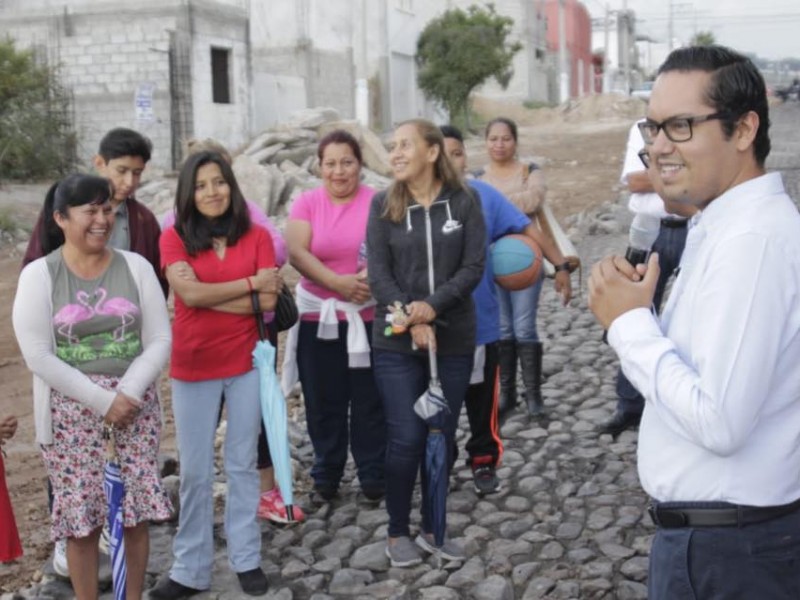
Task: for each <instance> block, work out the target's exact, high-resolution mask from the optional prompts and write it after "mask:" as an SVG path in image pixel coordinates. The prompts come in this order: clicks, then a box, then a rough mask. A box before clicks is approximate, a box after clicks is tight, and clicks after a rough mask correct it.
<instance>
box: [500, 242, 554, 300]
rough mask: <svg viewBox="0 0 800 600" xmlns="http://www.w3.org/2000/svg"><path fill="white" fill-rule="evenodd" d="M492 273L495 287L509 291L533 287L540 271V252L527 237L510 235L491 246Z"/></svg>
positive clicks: (535, 244) (534, 243) (536, 245)
mask: <svg viewBox="0 0 800 600" xmlns="http://www.w3.org/2000/svg"><path fill="white" fill-rule="evenodd" d="M491 254H492V271H493V272H494V280H495V283H497V285H499V286H500V287H502V288H503V289H506V290H509V291H512V292H513V291H516V290H522V289H525V288H526V287H530V286H531V285H533V284H534V283H535V282H536V280H537V279H538V278H539V273H540V272H541V270H542V250H541V248H539V246H538V244H537V243H536V242H534V241H533V240H532V239H531V238H529V237H528V236H527V235H521V234H516V233H513V234H510V235H506V236H503V237H501V238H500V239H499V240H497V241H496V242H495V243H494V245H493V246H492V252H491Z"/></svg>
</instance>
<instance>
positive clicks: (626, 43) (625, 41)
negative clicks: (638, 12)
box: [621, 0, 631, 94]
mask: <svg viewBox="0 0 800 600" xmlns="http://www.w3.org/2000/svg"><path fill="white" fill-rule="evenodd" d="M621 16H622V18H623V21H622V24H623V29H622V30H623V36H622V61H623V62H622V68H623V72H624V73H625V93H626V94H630V93H631V43H630V32H631V15H630V13H629V12H628V0H623V2H622V15H621Z"/></svg>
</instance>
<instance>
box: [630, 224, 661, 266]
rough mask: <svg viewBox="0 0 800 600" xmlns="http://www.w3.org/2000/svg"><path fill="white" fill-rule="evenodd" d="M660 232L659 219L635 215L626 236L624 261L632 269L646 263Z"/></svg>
mask: <svg viewBox="0 0 800 600" xmlns="http://www.w3.org/2000/svg"><path fill="white" fill-rule="evenodd" d="M660 230H661V219H659V218H658V217H654V216H652V215H644V214H641V213H636V215H635V216H634V217H633V222H632V223H631V229H630V232H629V234H628V249H627V250H626V251H625V260H627V261H628V262H629V263H631V264H632V265H633V266H634V267H635V266H636V265H640V264H643V263H646V262H647V259H648V258H650V250H651V249H652V248H653V244H655V243H656V238H658V232H659V231H660Z"/></svg>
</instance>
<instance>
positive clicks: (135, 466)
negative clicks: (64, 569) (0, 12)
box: [13, 175, 171, 599]
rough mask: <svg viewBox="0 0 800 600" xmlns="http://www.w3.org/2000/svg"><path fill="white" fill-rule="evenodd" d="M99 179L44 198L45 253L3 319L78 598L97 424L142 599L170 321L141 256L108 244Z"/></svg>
mask: <svg viewBox="0 0 800 600" xmlns="http://www.w3.org/2000/svg"><path fill="white" fill-rule="evenodd" d="M109 198H110V183H109V181H108V180H106V179H103V178H100V177H94V176H90V175H71V176H69V177H67V178H66V179H64V180H63V181H61V182H60V183H58V184H56V185H54V186H53V187H52V188H51V189H50V191H49V192H48V194H47V198H46V199H45V208H44V213H45V220H46V223H45V229H46V235H47V240H46V242H45V243H46V248H47V250H48V254H47V255H46V256H44V257H42V258H40V259H38V260H35V261H34V262H32V263H30V264H29V265H28V266H26V267H25V268H24V269H23V271H22V273H21V274H20V279H19V285H18V287H17V295H16V297H15V299H14V309H13V323H14V332H15V334H16V336H17V341H18V343H19V346H20V349H21V350H22V355H23V357H24V359H25V363H26V364H27V366H28V368H29V369H30V370H31V371H32V372H33V400H34V419H35V424H36V441H37V442H38V443H39V444H40V445H41V448H42V455H43V458H44V462H45V466H46V467H47V471H48V476H49V477H50V481H51V482H52V484H53V509H52V525H51V532H50V536H51V538H52V539H53V540H58V539H63V538H66V539H67V563H68V565H69V572H70V578H71V580H72V585H73V588H74V590H75V595H76V597H77V598H81V599H84V598H88V599H94V598H97V593H98V592H97V571H98V548H97V540H98V536H99V535H100V531H101V529H102V526H103V523H104V520H105V519H106V516H107V515H106V513H107V509H106V500H105V494H104V490H103V467H104V464H105V461H106V451H105V450H106V441H105V440H104V439H103V434H104V429H106V428H110V429H111V432H112V435H113V437H114V440H115V443H116V450H117V454H118V458H119V462H120V466H121V472H122V480H123V482H124V486H125V499H124V502H123V507H122V515H123V524H124V527H125V551H126V565H127V585H126V591H127V597H128V598H129V599H133V598H139V597H141V595H142V587H143V585H144V575H145V569H146V566H147V556H148V551H149V550H148V549H149V540H148V531H147V525H148V522H149V521H150V520H161V519H165V518H168V517H169V516H170V513H171V506H170V503H169V499H168V498H167V495H166V493H165V492H164V490H163V488H162V487H161V483H160V479H159V473H158V463H157V453H158V444H159V436H160V431H161V411H160V408H159V404H158V396H157V393H156V380H157V378H158V376H159V374H160V373H161V370H162V369H163V367H164V365H165V364H166V362H167V359H168V358H169V352H170V346H171V333H170V326H169V316H168V313H167V307H166V303H165V301H164V296H163V293H162V292H161V288H160V287H159V283H158V279H157V277H156V274H155V273H154V272H153V269H152V267H151V266H150V264H149V263H148V262H147V261H146V260H144V259H143V258H142V257H141V256H139V255H138V254H135V253H131V252H125V251H120V250H114V249H112V248H110V247H109V246H108V240H109V237H110V235H111V230H112V228H113V225H114V214H113V210H112V207H111V204H110V202H109Z"/></svg>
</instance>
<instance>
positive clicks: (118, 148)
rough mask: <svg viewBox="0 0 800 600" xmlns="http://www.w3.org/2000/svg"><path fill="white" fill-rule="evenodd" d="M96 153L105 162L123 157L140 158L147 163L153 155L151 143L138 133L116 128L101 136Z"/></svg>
mask: <svg viewBox="0 0 800 600" xmlns="http://www.w3.org/2000/svg"><path fill="white" fill-rule="evenodd" d="M97 153H98V154H99V155H100V156H102V157H103V160H105V161H106V162H108V161H110V160H113V159H115V158H120V157H123V156H140V157H141V158H142V160H143V161H144V162H145V163H147V162H148V161H149V160H150V156H151V155H152V153H153V143H152V142H151V141H150V140H149V139H148V138H146V137H145V136H143V135H142V134H141V133H139V132H138V131H134V130H133V129H127V128H125V127H117V128H116V129H112V130H111V131H109V132H108V133H106V134H105V135H104V136H103V139H102V140H100V148H99V150H98V151H97Z"/></svg>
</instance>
